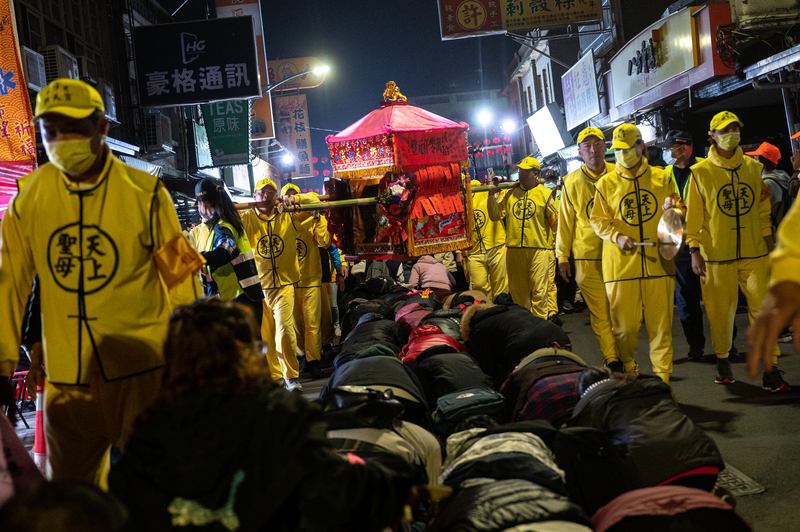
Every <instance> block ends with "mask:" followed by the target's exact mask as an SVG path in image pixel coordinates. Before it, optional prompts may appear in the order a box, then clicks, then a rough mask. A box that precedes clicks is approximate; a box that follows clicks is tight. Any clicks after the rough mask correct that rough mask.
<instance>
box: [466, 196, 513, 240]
mask: <svg viewBox="0 0 800 532" xmlns="http://www.w3.org/2000/svg"><path fill="white" fill-rule="evenodd" d="M500 194H502V192H500ZM488 202H489V193H488V192H477V193H473V194H472V212H473V216H474V218H475V223H474V224H473V226H472V242H473V244H472V249H471V250H470V251H469V254H470V255H480V254H482V253H486V252H487V251H489V250H490V249H493V248H496V247H498V246H503V245H505V243H506V228H505V226H503V222H502V221H494V220H492V219H491V218H490V217H489V210H488V206H487V203H488Z"/></svg>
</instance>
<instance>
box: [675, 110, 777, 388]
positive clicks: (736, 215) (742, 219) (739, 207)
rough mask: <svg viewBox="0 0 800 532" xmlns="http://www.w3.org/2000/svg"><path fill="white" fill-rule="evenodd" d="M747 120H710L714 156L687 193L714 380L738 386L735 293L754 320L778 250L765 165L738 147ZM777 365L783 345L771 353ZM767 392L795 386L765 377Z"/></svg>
mask: <svg viewBox="0 0 800 532" xmlns="http://www.w3.org/2000/svg"><path fill="white" fill-rule="evenodd" d="M741 127H742V122H741V121H740V120H739V118H738V117H737V116H736V115H735V114H733V113H731V112H730V111H722V112H720V113H717V114H716V115H715V116H714V118H712V119H711V127H710V131H709V135H710V136H711V144H712V146H711V149H710V150H709V152H708V158H707V159H705V160H704V161H701V162H699V163H697V164H695V165H694V166H692V176H691V177H690V178H689V190H688V192H687V194H686V205H687V209H688V212H687V217H686V243H687V245H688V246H689V253H691V256H692V269H693V270H694V272H695V273H696V274H697V275H699V276H700V277H701V287H702V291H703V301H704V302H705V306H706V314H707V315H708V322H709V325H710V326H711V342H712V344H713V346H714V352H715V353H716V355H717V368H716V372H715V375H714V382H716V383H717V384H729V383H732V382H735V381H734V377H733V372H732V371H731V363H730V360H728V353H729V351H730V349H731V337H732V335H733V320H734V317H735V316H736V303H737V298H738V291H737V287H738V288H741V289H742V292H743V293H744V295H745V297H746V298H747V308H748V313H749V315H750V321H751V323H752V321H753V320H754V319H755V317H756V314H757V313H758V310H759V308H761V303H762V302H763V301H764V297H765V296H766V294H767V285H768V282H769V263H768V260H767V254H768V253H769V250H770V249H771V248H772V246H773V241H772V223H771V221H770V212H771V206H770V201H769V189H768V188H767V186H766V184H764V181H763V180H762V179H761V169H762V166H761V163H759V162H756V161H755V160H754V159H752V158H750V157H745V156H744V154H743V153H742V149H741V148H740V147H739V139H740V136H741V133H740V128H741ZM771 350H772V356H773V364H777V363H778V356H779V355H780V351H779V349H778V344H777V342H775V344H774V345H773V346H772V347H771ZM762 386H763V387H764V389H766V390H770V391H772V392H784V391H788V390H789V386H788V385H787V384H786V383H785V382H784V381H783V378H782V377H781V372H780V371H779V370H778V368H777V367H776V368H773V369H772V370H771V371H768V372H766V373H764V377H763V383H762Z"/></svg>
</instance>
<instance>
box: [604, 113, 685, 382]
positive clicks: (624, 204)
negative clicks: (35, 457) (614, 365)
mask: <svg viewBox="0 0 800 532" xmlns="http://www.w3.org/2000/svg"><path fill="white" fill-rule="evenodd" d="M611 148H612V149H613V150H614V155H615V156H616V159H617V165H616V166H615V168H614V171H613V172H611V173H608V174H606V175H605V176H603V177H601V178H600V179H599V180H598V181H597V186H596V189H597V190H596V192H595V195H594V205H593V207H592V214H591V217H590V218H589V220H590V222H591V224H592V227H594V230H595V232H596V233H597V235H598V236H599V237H600V238H602V239H603V240H604V242H603V279H604V280H605V286H606V294H607V295H608V301H609V307H610V310H611V324H612V326H613V328H614V338H615V340H616V344H617V352H618V353H619V358H620V360H621V361H622V365H623V368H624V370H625V372H626V373H628V374H629V375H637V374H638V372H639V366H638V365H637V364H636V359H635V356H636V346H637V344H638V343H639V340H638V336H639V328H640V327H641V325H642V313H643V312H644V322H645V325H646V326H647V334H648V336H649V337H650V361H651V362H652V363H653V372H654V373H655V374H656V375H658V376H659V377H661V380H663V381H664V382H667V383H668V382H669V376H670V374H671V373H672V308H673V302H674V299H675V265H674V264H673V263H672V261H671V260H666V259H664V257H662V256H661V254H660V253H659V252H658V247H657V245H656V243H657V242H658V222H659V220H660V219H661V213H662V208H661V206H662V205H664V204H665V202H666V201H667V198H670V201H672V202H674V203H678V202H680V196H679V195H678V190H677V188H676V187H675V183H674V182H673V181H672V178H671V177H670V175H669V174H667V173H666V172H665V171H664V170H661V169H658V168H653V167H651V166H650V165H648V164H647V158H646V157H643V153H644V151H645V146H644V143H643V142H642V134H641V133H640V132H639V129H638V128H637V127H636V126H634V125H633V124H623V125H621V126H619V127H618V128H616V129H615V130H614V139H613V142H612V144H611Z"/></svg>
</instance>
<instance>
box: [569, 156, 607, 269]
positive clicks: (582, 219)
mask: <svg viewBox="0 0 800 532" xmlns="http://www.w3.org/2000/svg"><path fill="white" fill-rule="evenodd" d="M613 171H614V165H613V164H611V163H605V171H604V172H603V173H601V174H599V175H594V174H592V172H591V170H589V169H588V168H587V167H586V165H583V166H581V167H580V168H578V169H577V170H575V171H574V172H572V173H571V174H568V175H567V176H566V177H564V188H563V189H562V196H561V203H560V204H559V207H558V235H557V237H556V257H558V260H559V261H561V262H564V261H566V260H567V259H568V258H569V255H570V252H571V253H572V255H573V257H574V258H575V260H601V259H602V258H603V241H602V240H601V239H600V237H599V236H597V233H595V232H594V228H593V227H592V224H591V223H590V222H589V217H590V216H591V214H592V207H593V206H594V193H595V185H596V184H597V181H598V180H599V179H600V178H601V177H603V176H604V175H605V174H607V173H609V172H613Z"/></svg>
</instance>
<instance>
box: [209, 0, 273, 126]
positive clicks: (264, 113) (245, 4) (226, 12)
mask: <svg viewBox="0 0 800 532" xmlns="http://www.w3.org/2000/svg"><path fill="white" fill-rule="evenodd" d="M215 5H216V8H217V18H226V17H245V16H248V15H249V16H251V17H253V34H254V35H255V36H256V54H257V58H258V73H259V76H258V77H259V83H260V85H266V84H267V83H272V82H271V81H268V79H269V76H268V74H267V53H266V49H265V47H264V33H263V30H262V27H261V26H262V25H261V6H260V4H259V1H258V0H215ZM272 116H273V115H272V100H271V99H270V97H269V94H266V95H264V97H262V98H259V99H258V100H256V102H255V104H254V105H253V106H252V107H251V108H250V136H251V137H252V138H254V139H271V138H273V137H275V126H274V125H273V118H272Z"/></svg>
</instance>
